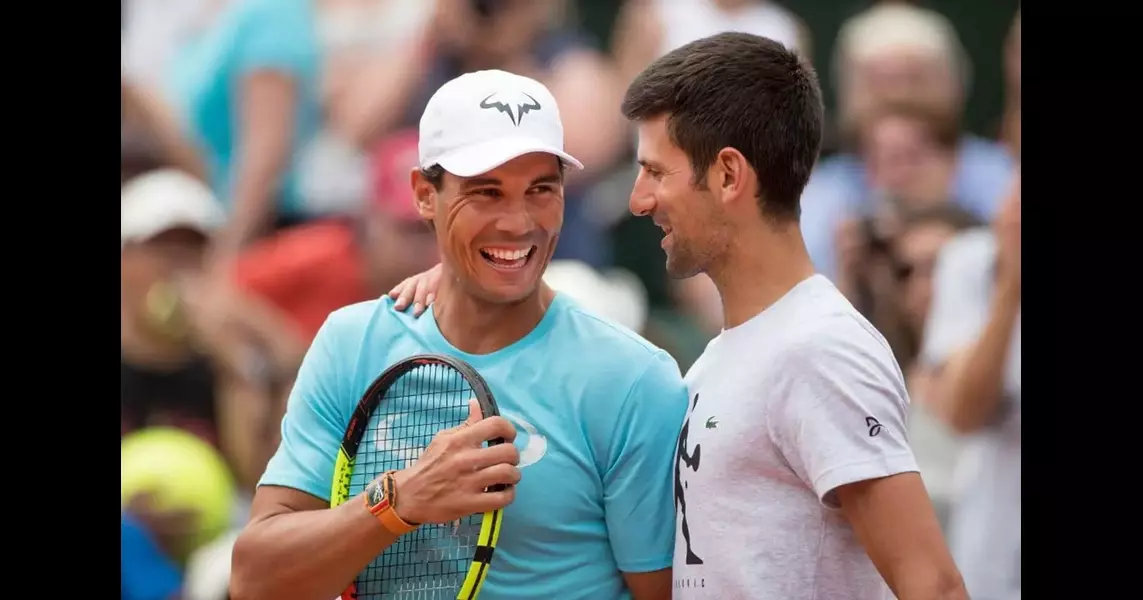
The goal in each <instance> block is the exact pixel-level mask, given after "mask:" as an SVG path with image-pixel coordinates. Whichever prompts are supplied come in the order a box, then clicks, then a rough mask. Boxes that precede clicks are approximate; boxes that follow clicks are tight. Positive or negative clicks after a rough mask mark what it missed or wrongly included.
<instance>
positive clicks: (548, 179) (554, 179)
mask: <svg viewBox="0 0 1143 600" xmlns="http://www.w3.org/2000/svg"><path fill="white" fill-rule="evenodd" d="M563 180H564V178H563V177H562V176H560V174H559V173H552V174H551V175H544V176H542V177H537V178H535V179H533V180H532V185H541V184H544V183H563Z"/></svg>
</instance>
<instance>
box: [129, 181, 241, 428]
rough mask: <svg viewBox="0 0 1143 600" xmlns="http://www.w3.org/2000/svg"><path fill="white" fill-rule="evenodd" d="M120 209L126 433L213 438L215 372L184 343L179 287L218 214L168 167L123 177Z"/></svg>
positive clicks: (199, 187) (209, 199)
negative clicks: (158, 428)
mask: <svg viewBox="0 0 1143 600" xmlns="http://www.w3.org/2000/svg"><path fill="white" fill-rule="evenodd" d="M120 208H121V221H120V225H121V226H120V233H121V241H122V246H123V252H122V263H121V269H120V274H121V282H120V283H121V311H122V319H121V322H122V326H121V329H122V336H121V337H122V352H123V371H122V385H121V390H122V394H121V395H122V398H121V400H122V421H123V430H124V433H126V432H127V431H130V430H133V429H136V428H140V427H146V426H149V425H158V424H165V425H179V426H183V427H185V428H187V429H189V430H192V431H194V432H196V433H198V434H200V435H202V436H203V437H204V438H206V439H208V440H210V441H212V442H217V428H216V425H215V411H214V391H213V386H214V383H213V380H214V377H213V373H212V372H211V369H210V368H209V366H208V365H207V364H206V363H205V361H204V360H203V359H202V357H201V356H200V355H199V354H198V353H196V352H195V351H194V349H193V348H192V345H191V344H188V343H187V337H188V335H189V333H190V328H189V324H188V322H187V319H186V316H187V315H186V312H185V311H184V310H183V303H182V301H181V296H182V294H181V287H182V283H183V282H184V281H185V280H186V278H187V277H188V276H193V275H194V274H195V273H196V272H197V271H198V269H199V268H200V267H201V265H202V259H203V256H204V252H205V249H206V246H207V243H208V240H209V236H210V234H211V232H213V231H214V230H215V228H217V227H218V226H219V224H220V223H221V222H222V219H223V213H222V211H221V209H220V207H219V206H218V205H217V204H216V202H215V200H214V197H213V195H212V194H211V192H210V190H209V189H208V188H207V187H206V186H205V185H204V184H203V183H201V182H199V181H198V180H196V179H194V178H193V177H191V176H189V175H186V174H185V173H183V172H181V171H176V170H173V169H164V170H158V171H152V172H150V173H147V174H144V175H141V176H139V177H136V178H134V179H132V180H131V181H129V182H127V184H126V185H125V186H124V187H123V190H122V195H121V205H120Z"/></svg>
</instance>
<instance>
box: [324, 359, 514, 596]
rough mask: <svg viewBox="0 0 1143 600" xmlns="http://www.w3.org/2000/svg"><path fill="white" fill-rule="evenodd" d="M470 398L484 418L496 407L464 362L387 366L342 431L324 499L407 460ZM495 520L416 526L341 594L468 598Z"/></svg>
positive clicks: (493, 515)
mask: <svg viewBox="0 0 1143 600" xmlns="http://www.w3.org/2000/svg"><path fill="white" fill-rule="evenodd" d="M470 398H476V400H477V402H478V403H479V405H480V410H481V411H482V413H483V416H484V417H490V416H494V415H499V414H500V413H499V410H498V409H497V407H496V400H495V399H494V398H493V397H492V392H491V391H490V390H489V389H488V384H487V383H485V381H484V378H482V377H481V376H480V374H479V373H477V372H476V370H475V369H473V368H472V366H470V365H469V364H467V363H465V362H464V361H461V360H458V359H455V358H452V357H449V356H443V355H435V354H424V355H418V356H413V357H410V358H407V359H405V360H402V361H401V362H399V363H397V364H395V365H393V366H392V367H389V368H388V369H387V370H386V371H385V372H384V373H382V374H381V375H380V376H379V377H378V378H377V379H376V380H375V381H374V382H373V384H372V385H371V386H369V389H368V390H367V391H366V392H365V395H364V396H363V397H362V398H361V401H360V402H359V403H358V405H357V408H356V409H355V410H354V412H353V417H352V418H351V419H350V421H349V426H348V428H346V430H345V436H344V438H343V439H342V441H341V449H340V450H339V451H338V453H337V462H336V463H335V464H334V474H333V490H332V492H331V494H330V506H331V507H332V506H338V505H339V504H341V503H343V502H345V501H346V500H348V499H350V498H353V497H354V496H356V495H358V494H360V493H361V491H362V490H364V489H365V486H366V485H368V484H369V482H370V481H372V480H373V479H375V478H376V477H377V476H378V475H381V474H383V473H385V472H386V471H389V470H391V469H397V470H399V469H404V468H406V467H408V466H411V465H412V464H413V463H414V462H416V460H417V459H418V458H419V457H420V455H421V453H422V452H424V450H425V448H426V447H427V446H428V445H429V442H430V441H432V439H433V436H434V435H436V434H437V432H439V431H441V430H443V429H448V428H451V427H457V426H459V425H461V424H462V423H464V422H465V420H466V419H467V418H468V412H469V409H468V401H469V399H470ZM502 442H503V440H492V441H489V442H488V444H489V445H494V444H499V443H502ZM500 521H501V511H500V510H494V511H491V512H486V513H484V514H476V515H470V516H468V517H465V518H462V519H460V520H458V521H454V522H452V523H445V524H436V523H426V524H424V525H421V526H420V527H418V528H417V529H416V530H414V531H413V532H411V533H408V534H405V535H403V536H401V537H400V538H399V539H398V540H397V542H396V543H395V544H393V545H392V546H390V547H389V548H387V549H386V550H385V552H383V553H381V555H380V556H378V557H377V558H376V559H374V560H373V562H372V563H370V564H369V566H367V567H366V568H365V571H363V572H362V573H360V574H359V575H358V576H357V579H356V580H355V581H354V583H353V585H352V586H350V588H349V590H347V591H346V592H345V593H344V594H343V595H342V598H345V599H352V598H357V599H361V600H372V599H377V598H394V599H397V598H407V599H410V600H411V599H416V600H454V599H460V600H473V599H475V598H476V597H477V594H479V593H480V586H481V584H483V583H484V578H485V575H486V574H487V572H488V566H489V563H490V562H491V560H492V549H493V548H495V547H496V540H497V538H498V537H499V535H500Z"/></svg>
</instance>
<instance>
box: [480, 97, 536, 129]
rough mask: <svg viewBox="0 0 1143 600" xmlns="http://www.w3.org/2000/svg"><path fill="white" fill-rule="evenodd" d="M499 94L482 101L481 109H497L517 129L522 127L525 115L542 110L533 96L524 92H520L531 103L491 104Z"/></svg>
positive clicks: (499, 102)
mask: <svg viewBox="0 0 1143 600" xmlns="http://www.w3.org/2000/svg"><path fill="white" fill-rule="evenodd" d="M499 94H500V92H496V93H494V94H490V95H489V96H488V97H487V98H485V99H484V100H481V101H480V108H484V109H496V110H498V111H500V112H502V113H504V114H506V115H508V118H509V119H511V120H512V124H513V125H515V126H516V127H519V126H520V121H522V120H523V119H524V115H526V114H528V113H529V112H531V111H533V110H540V109H541V108H542V107H541V106H540V103H539V101H537V100H536V99H535V98H533V97H532V96H531V95H529V94H526V93H524V92H520V95H521V96H524V97H525V98H527V99H528V100H530V101H531V102H518V103H515V104H513V103H509V102H501V101H496V102H489V100H491V99H492V98H493V97H494V96H497V95H499ZM513 109H515V112H513Z"/></svg>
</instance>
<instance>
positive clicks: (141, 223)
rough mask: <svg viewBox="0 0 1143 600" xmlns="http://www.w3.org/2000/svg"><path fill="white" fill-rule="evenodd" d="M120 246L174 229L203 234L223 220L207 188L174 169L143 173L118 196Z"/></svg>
mask: <svg viewBox="0 0 1143 600" xmlns="http://www.w3.org/2000/svg"><path fill="white" fill-rule="evenodd" d="M120 200H121V202H120V233H121V236H122V240H121V241H122V244H123V245H126V244H127V243H129V242H138V241H143V240H147V239H150V238H152V237H154V236H156V235H158V234H160V233H162V232H164V231H168V230H170V229H174V228H176V227H186V228H188V229H194V230H196V231H199V232H202V233H204V234H208V235H209V234H210V233H212V232H214V230H216V229H217V228H218V227H219V226H221V225H222V223H223V221H224V220H225V218H226V215H225V213H224V212H223V210H222V207H221V206H219V204H218V201H217V200H216V199H215V197H214V194H213V193H212V192H211V191H210V188H209V187H207V186H206V184H204V183H203V182H201V181H199V180H198V179H195V178H194V177H191V176H190V175H188V174H186V173H184V172H182V171H179V170H177V169H161V170H158V171H151V172H149V173H145V174H143V175H140V176H138V177H135V178H134V179H132V180H130V181H128V182H127V184H126V185H124V186H123V189H122V192H121V194H120Z"/></svg>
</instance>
